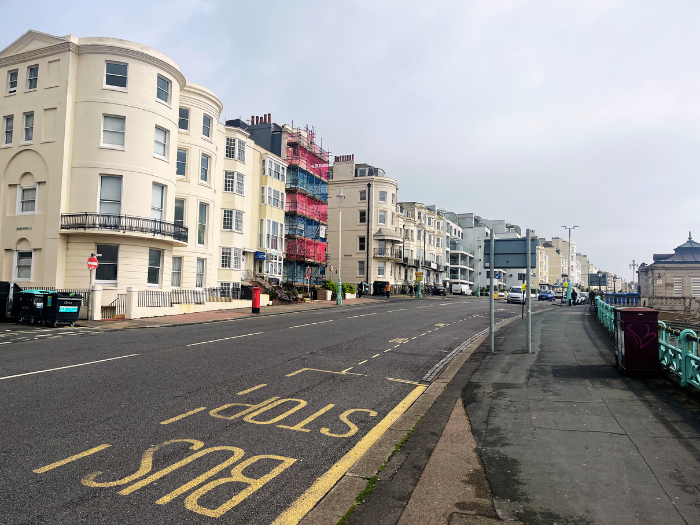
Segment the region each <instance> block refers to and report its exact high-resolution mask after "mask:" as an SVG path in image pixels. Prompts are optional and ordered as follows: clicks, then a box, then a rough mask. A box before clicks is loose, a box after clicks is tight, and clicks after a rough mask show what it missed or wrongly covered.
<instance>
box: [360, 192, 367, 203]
mask: <svg viewBox="0 0 700 525" xmlns="http://www.w3.org/2000/svg"><path fill="white" fill-rule="evenodd" d="M359 202H367V190H360V200H359Z"/></svg>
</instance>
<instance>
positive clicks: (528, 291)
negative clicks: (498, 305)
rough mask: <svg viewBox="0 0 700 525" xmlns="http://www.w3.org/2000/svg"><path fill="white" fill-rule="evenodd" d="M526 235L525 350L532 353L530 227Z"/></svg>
mask: <svg viewBox="0 0 700 525" xmlns="http://www.w3.org/2000/svg"><path fill="white" fill-rule="evenodd" d="M526 237H527V246H526V248H525V249H526V250H527V255H526V257H527V259H526V260H527V276H526V277H525V301H527V321H526V323H527V324H526V327H527V328H526V331H527V352H528V354H531V353H532V304H531V300H532V291H531V289H530V285H531V284H532V276H531V274H532V261H531V260H530V257H531V254H530V242H531V241H530V238H531V235H530V229H529V228H528V229H527V233H526Z"/></svg>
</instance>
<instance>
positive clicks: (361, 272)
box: [357, 261, 367, 277]
mask: <svg viewBox="0 0 700 525" xmlns="http://www.w3.org/2000/svg"><path fill="white" fill-rule="evenodd" d="M360 266H361V267H362V270H360ZM366 274H367V269H366V268H365V261H357V276H358V277H364V276H365V275H366Z"/></svg>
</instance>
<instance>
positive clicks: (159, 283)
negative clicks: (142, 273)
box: [146, 248, 163, 288]
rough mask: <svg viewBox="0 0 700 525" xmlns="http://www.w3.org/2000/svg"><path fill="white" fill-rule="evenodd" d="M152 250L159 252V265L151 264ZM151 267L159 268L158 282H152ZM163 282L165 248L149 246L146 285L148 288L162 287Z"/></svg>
mask: <svg viewBox="0 0 700 525" xmlns="http://www.w3.org/2000/svg"><path fill="white" fill-rule="evenodd" d="M151 252H158V266H152V265H151ZM151 268H158V282H157V283H152V282H150V279H151ZM162 283H163V250H159V249H158V248H148V269H147V271H146V286H147V287H148V288H160V287H161V285H162Z"/></svg>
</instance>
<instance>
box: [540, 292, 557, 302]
mask: <svg viewBox="0 0 700 525" xmlns="http://www.w3.org/2000/svg"><path fill="white" fill-rule="evenodd" d="M554 299H555V296H554V292H553V291H552V290H542V291H541V292H540V294H539V295H538V296H537V300H538V301H554Z"/></svg>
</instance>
